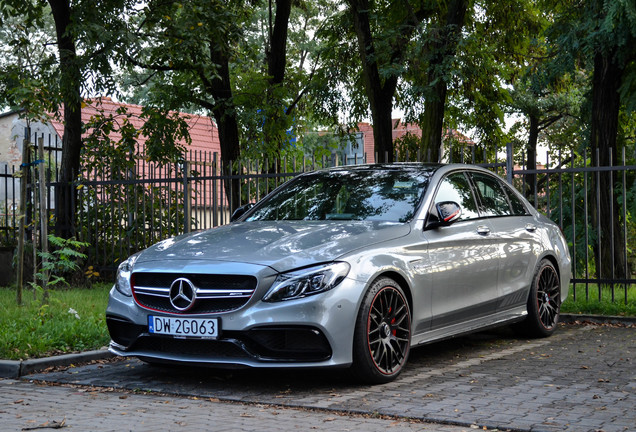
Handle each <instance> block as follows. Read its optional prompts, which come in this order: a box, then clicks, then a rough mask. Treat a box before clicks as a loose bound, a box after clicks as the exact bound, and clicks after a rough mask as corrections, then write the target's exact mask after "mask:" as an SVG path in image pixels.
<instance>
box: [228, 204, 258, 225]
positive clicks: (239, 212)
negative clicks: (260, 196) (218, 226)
mask: <svg viewBox="0 0 636 432" xmlns="http://www.w3.org/2000/svg"><path fill="white" fill-rule="evenodd" d="M252 207H254V203H247V204H245V205H242V206H241V207H239V208H237V209H236V210H234V213H232V217H231V218H230V222H234V221H235V220H237V219H238V218H240V217H241V216H243V215H244V214H245V213H247V211H248V210H249V209H251V208H252Z"/></svg>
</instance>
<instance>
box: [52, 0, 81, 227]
mask: <svg viewBox="0 0 636 432" xmlns="http://www.w3.org/2000/svg"><path fill="white" fill-rule="evenodd" d="M49 4H50V5H51V11H52V13H53V19H54V20H55V32H56V35H57V47H58V52H59V56H60V89H61V93H62V101H63V108H64V136H63V138H62V162H61V164H60V177H59V182H60V184H61V187H59V188H58V190H56V203H55V214H56V225H55V231H56V234H57V235H58V236H59V237H63V238H70V237H72V236H73V235H74V233H75V205H76V199H75V198H76V194H75V188H74V187H73V185H72V181H73V180H74V176H75V175H77V173H78V172H79V169H80V152H81V150H82V101H81V96H80V83H81V80H82V74H81V71H80V66H79V63H78V60H77V54H76V49H75V40H74V38H73V35H72V32H71V29H70V26H71V14H72V10H71V5H70V2H69V1H68V0H49Z"/></svg>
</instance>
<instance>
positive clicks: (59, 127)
mask: <svg viewBox="0 0 636 432" xmlns="http://www.w3.org/2000/svg"><path fill="white" fill-rule="evenodd" d="M120 107H125V108H126V110H127V111H128V113H129V114H130V122H131V123H132V124H133V126H135V127H136V128H140V127H141V126H143V120H142V119H141V118H140V115H141V109H142V107H141V106H140V105H132V104H124V103H120V102H114V101H113V100H112V99H110V98H108V97H101V98H97V99H90V100H87V101H85V106H84V107H83V108H82V122H83V123H87V122H88V121H89V120H90V118H91V117H93V116H94V115H96V114H97V113H98V112H99V113H101V112H103V113H104V114H106V115H108V114H112V115H113V116H115V115H116V112H117V109H119V108H120ZM179 115H180V116H181V117H183V118H185V119H186V122H187V123H188V126H189V128H190V138H191V139H192V143H191V144H190V145H189V146H187V149H188V150H189V151H205V152H217V153H219V154H220V152H221V144H220V142H219V132H218V129H217V128H216V126H215V125H214V124H213V123H212V119H211V118H210V117H206V116H202V115H197V114H185V113H179ZM61 117H63V116H61ZM51 125H52V126H53V128H54V129H55V131H56V132H57V134H58V135H59V136H60V137H61V136H62V135H63V134H64V124H63V123H62V122H61V121H60V120H59V119H56V118H51ZM111 139H113V140H118V139H121V134H119V133H117V132H113V133H112V134H111ZM146 139H147V138H146V137H145V136H143V135H141V136H140V137H139V138H138V140H137V141H138V144H139V147H140V149H142V148H143V146H144V144H145V143H146ZM181 144H183V145H186V143H185V142H184V141H183V140H182V141H181Z"/></svg>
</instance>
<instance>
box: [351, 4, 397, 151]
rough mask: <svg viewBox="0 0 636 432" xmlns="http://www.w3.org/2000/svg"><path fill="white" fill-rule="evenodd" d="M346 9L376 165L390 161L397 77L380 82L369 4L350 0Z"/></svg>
mask: <svg viewBox="0 0 636 432" xmlns="http://www.w3.org/2000/svg"><path fill="white" fill-rule="evenodd" d="M349 6H350V10H351V13H352V15H353V24H354V28H355V32H356V35H357V38H358V51H359V53H360V60H361V61H362V78H363V83H364V90H365V93H366V94H367V98H368V99H369V106H370V108H371V118H372V120H373V139H374V147H375V152H376V154H377V155H378V159H377V160H376V162H393V124H392V121H391V112H392V111H393V95H394V94H395V90H396V88H397V77H395V76H391V77H388V78H385V79H384V82H383V80H382V78H381V77H380V72H379V68H378V64H377V61H376V59H375V48H374V46H373V35H372V34H371V25H370V22H369V9H370V7H371V6H370V4H369V1H368V0H350V1H349Z"/></svg>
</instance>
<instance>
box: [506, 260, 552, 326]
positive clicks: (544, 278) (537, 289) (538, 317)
mask: <svg viewBox="0 0 636 432" xmlns="http://www.w3.org/2000/svg"><path fill="white" fill-rule="evenodd" d="M527 309H528V316H527V317H526V319H525V320H524V321H522V322H521V323H519V324H518V325H517V326H516V330H518V331H519V332H520V333H521V334H522V335H523V336H531V337H546V336H550V335H551V334H552V333H554V331H555V330H556V328H557V324H558V323H559V312H560V310H561V281H560V279H559V273H558V272H557V270H556V268H555V267H554V265H553V264H552V262H550V260H548V259H544V260H542V261H541V262H540V263H539V264H538V265H537V270H536V272H535V275H534V278H533V279H532V286H531V287H530V294H529V296H528V304H527Z"/></svg>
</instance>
